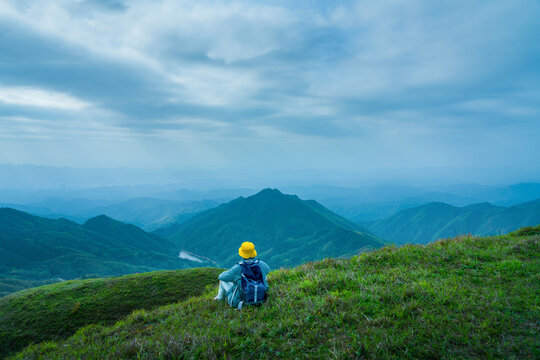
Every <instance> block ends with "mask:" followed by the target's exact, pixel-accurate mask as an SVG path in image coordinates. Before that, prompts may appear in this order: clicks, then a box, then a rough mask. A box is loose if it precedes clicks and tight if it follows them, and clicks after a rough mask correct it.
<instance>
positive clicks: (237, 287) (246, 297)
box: [214, 242, 270, 309]
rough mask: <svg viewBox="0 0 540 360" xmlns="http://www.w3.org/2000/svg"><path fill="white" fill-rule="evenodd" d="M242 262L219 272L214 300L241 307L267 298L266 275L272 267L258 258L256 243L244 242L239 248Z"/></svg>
mask: <svg viewBox="0 0 540 360" xmlns="http://www.w3.org/2000/svg"><path fill="white" fill-rule="evenodd" d="M238 254H240V256H241V257H242V258H243V260H242V261H241V262H239V263H238V264H236V265H234V266H233V267H232V268H230V269H229V270H227V271H224V272H222V273H221V274H219V277H218V279H219V290H218V294H217V296H216V297H215V298H214V300H218V301H219V300H223V301H226V302H227V303H228V304H229V305H230V306H231V307H235V308H238V309H241V308H242V306H243V305H244V304H247V305H256V304H261V303H262V302H264V300H265V299H266V291H267V290H268V283H267V282H266V275H268V273H269V272H270V267H269V266H268V265H267V264H266V263H265V262H264V261H261V260H259V259H258V258H257V251H255V245H253V243H251V242H244V243H242V246H240V248H239V249H238Z"/></svg>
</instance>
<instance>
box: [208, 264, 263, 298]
mask: <svg viewBox="0 0 540 360" xmlns="http://www.w3.org/2000/svg"><path fill="white" fill-rule="evenodd" d="M254 259H256V258H254ZM254 259H252V260H254ZM248 260H249V259H248ZM245 261H246V260H243V261H242V262H245ZM259 266H260V267H261V272H262V275H263V280H264V285H266V288H267V289H268V282H267V281H266V275H268V273H269V272H270V267H269V266H268V265H267V264H266V263H265V262H264V261H261V260H259ZM218 279H219V280H221V281H225V282H230V283H233V286H232V288H231V289H230V290H229V291H227V301H228V303H229V305H230V306H232V307H237V306H238V304H239V303H240V301H244V300H245V299H244V296H245V294H244V292H243V291H242V281H241V279H242V266H240V264H236V265H234V266H233V267H232V268H230V269H229V270H227V271H224V272H222V273H221V274H219V276H218Z"/></svg>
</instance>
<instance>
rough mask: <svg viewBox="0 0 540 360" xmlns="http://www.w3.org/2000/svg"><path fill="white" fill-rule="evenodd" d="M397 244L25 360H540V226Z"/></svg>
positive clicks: (136, 316) (92, 329) (152, 315)
mask: <svg viewBox="0 0 540 360" xmlns="http://www.w3.org/2000/svg"><path fill="white" fill-rule="evenodd" d="M526 234H527V235H526V236H523V235H520V233H512V234H509V235H505V236H501V237H486V238H474V237H457V238H454V239H448V240H443V241H437V242H434V243H432V244H429V245H426V246H423V245H407V246H403V247H399V248H397V247H393V246H387V247H384V248H382V249H379V250H375V251H372V252H369V253H363V254H361V255H359V256H356V257H353V258H352V259H349V260H336V259H326V260H323V261H319V262H313V263H309V264H305V265H302V266H299V267H296V268H293V269H289V270H284V269H281V270H277V271H274V272H272V273H270V275H269V283H270V286H271V289H270V298H269V300H268V301H267V303H266V304H264V305H263V306H260V307H248V308H244V309H242V310H241V311H237V310H235V309H231V308H229V307H228V306H227V305H226V304H225V303H222V302H220V303H217V302H214V301H212V297H213V296H214V294H215V290H216V289H215V287H212V288H208V289H207V290H206V292H205V293H204V294H203V295H201V296H199V297H194V298H190V299H187V300H185V301H183V302H181V303H178V304H171V305H167V306H163V307H160V308H157V309H154V310H151V311H136V312H134V313H132V314H130V315H128V316H127V317H126V318H124V319H123V320H122V321H120V322H118V323H116V324H115V325H113V326H98V325H91V326H87V327H84V328H82V329H80V330H79V331H78V332H77V333H76V334H75V335H74V336H72V337H70V338H69V339H67V340H64V341H59V342H46V343H42V344H39V345H32V346H30V347H28V348H27V349H25V350H24V351H23V352H21V353H19V354H18V355H17V356H16V358H18V359H111V358H120V359H126V358H128V359H131V358H134V359H135V358H137V359H179V358H185V359H192V358H196V359H199V358H201V359H202V358H204V359H228V358H238V359H239V358H262V359H276V358H287V359H313V358H314V359H354V358H357V359H363V358H366V359H538V358H539V357H540V351H539V340H538V339H539V336H538V335H539V334H538V330H539V321H540V311H539V304H538V300H539V298H540V281H539V280H540V256H539V255H540V251H539V250H540V246H539V242H540V227H536V228H534V229H533V230H531V231H527V232H526Z"/></svg>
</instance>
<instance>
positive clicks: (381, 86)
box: [0, 0, 540, 174]
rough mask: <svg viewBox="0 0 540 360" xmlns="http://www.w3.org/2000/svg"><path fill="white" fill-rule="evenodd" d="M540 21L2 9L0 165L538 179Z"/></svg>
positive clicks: (107, 2)
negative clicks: (509, 174)
mask: <svg viewBox="0 0 540 360" xmlns="http://www.w3.org/2000/svg"><path fill="white" fill-rule="evenodd" d="M539 19H540V2H539V1H537V0H489V1H485V0H481V1H475V0H466V1H460V0H453V1H432V0H425V1H421V0H408V1H397V0H396V1H352V0H349V1H340V0H334V1H312V0H305V1H294V0H286V1H285V0H283V1H280V0H252V1H226V0H222V1H206V0H198V1H183V0H159V1H143V0H132V1H128V0H51V1H46V2H45V1H38V0H35V1H28V0H0V163H1V164H37V165H49V166H69V167H137V168H153V169H156V168H171V169H180V170H194V171H195V170H197V171H199V170H201V171H206V170H211V171H217V172H224V173H227V172H230V173H233V172H242V171H243V172H250V171H254V172H265V171H267V172H287V171H293V170H295V171H297V170H310V171H318V172H322V173H324V172H328V173H346V172H348V171H349V172H354V171H356V170H358V171H363V172H374V171H379V170H381V169H417V168H434V167H435V168H466V169H468V170H467V171H472V172H474V171H475V170H474V169H478V171H479V172H481V171H482V170H481V169H484V168H491V169H498V168H513V169H516V170H515V171H521V170H524V171H526V172H527V174H531V173H536V174H540V161H538V155H539V154H540V145H539V144H540V46H539V44H540V21H539ZM520 169H521V170H520ZM381 171H382V170H381Z"/></svg>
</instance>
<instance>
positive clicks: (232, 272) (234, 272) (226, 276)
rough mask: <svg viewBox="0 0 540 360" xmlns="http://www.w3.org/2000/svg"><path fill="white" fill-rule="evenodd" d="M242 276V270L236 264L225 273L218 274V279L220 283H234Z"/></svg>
mask: <svg viewBox="0 0 540 360" xmlns="http://www.w3.org/2000/svg"><path fill="white" fill-rule="evenodd" d="M241 276H242V268H241V267H240V265H238V264H236V265H234V266H233V267H232V268H230V269H229V270H227V271H224V272H222V273H221V274H219V276H218V279H219V280H221V281H228V282H233V281H236V280H237V279H238V278H239V277H241Z"/></svg>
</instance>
